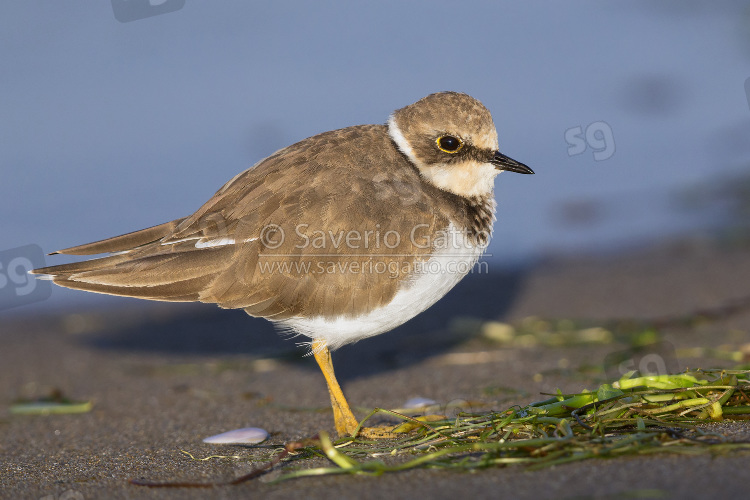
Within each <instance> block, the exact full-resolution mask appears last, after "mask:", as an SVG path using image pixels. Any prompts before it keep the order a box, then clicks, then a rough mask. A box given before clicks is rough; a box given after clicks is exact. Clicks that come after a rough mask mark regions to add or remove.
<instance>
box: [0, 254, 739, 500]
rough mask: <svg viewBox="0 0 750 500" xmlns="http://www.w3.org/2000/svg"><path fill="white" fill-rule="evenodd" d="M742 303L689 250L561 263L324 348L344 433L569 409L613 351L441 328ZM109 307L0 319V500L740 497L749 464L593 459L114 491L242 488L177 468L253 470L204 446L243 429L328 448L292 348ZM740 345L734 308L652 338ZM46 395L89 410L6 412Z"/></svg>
mask: <svg viewBox="0 0 750 500" xmlns="http://www.w3.org/2000/svg"><path fill="white" fill-rule="evenodd" d="M748 296H750V252H749V251H748V248H747V247H746V246H733V247H727V246H721V245H717V244H713V243H695V242H693V243H688V244H679V245H677V244H675V245H665V246H661V247H658V248H651V249H649V250H644V251H640V252H633V253H630V254H628V255H625V256H609V257H606V256H605V257H596V258H591V257H587V258H580V259H573V258H568V259H558V260H555V261H549V262H546V263H542V264H539V265H536V266H534V267H532V268H530V269H527V270H524V271H518V272H507V271H502V270H501V269H499V268H497V267H496V266H494V267H492V266H491V267H490V273H489V275H485V276H478V275H474V276H470V277H469V278H467V279H466V280H464V282H463V283H461V284H460V285H459V286H458V287H457V288H456V289H455V290H454V291H452V292H451V293H450V294H449V295H448V296H447V297H446V298H444V299H443V300H442V301H441V302H439V304H438V305H437V306H434V307H433V308H432V309H431V310H429V311H427V312H426V313H424V314H422V315H421V316H419V317H418V318H416V319H414V320H412V321H411V322H410V323H407V324H406V325H404V326H402V327H401V328H399V329H397V330H395V331H393V332H391V333H388V334H385V335H381V336H379V337H376V338H373V339H370V340H366V341H362V342H360V343H358V344H355V345H351V346H347V347H345V348H343V349H341V350H339V351H337V352H336V353H335V354H334V362H335V364H336V368H337V373H338V375H339V379H340V381H341V382H342V385H343V386H344V390H345V391H346V393H347V396H348V398H349V401H350V402H351V403H352V404H353V405H354V406H355V413H357V414H358V415H359V416H364V415H365V414H366V413H367V411H368V409H371V408H374V407H376V406H380V407H399V406H401V405H403V403H404V402H405V401H406V400H407V399H409V398H411V397H415V396H422V397H428V398H432V399H434V400H437V401H439V402H442V403H446V402H449V401H452V400H468V401H487V402H490V403H492V402H493V401H494V404H493V406H494V407H496V408H506V407H508V406H510V405H512V404H515V403H519V404H524V403H528V402H530V401H533V400H538V399H543V397H542V396H540V395H539V393H540V392H545V391H551V390H554V389H555V388H558V387H559V388H561V389H562V390H563V391H571V392H574V391H579V390H581V389H582V388H585V387H588V388H594V387H596V386H597V385H598V384H599V383H600V381H601V377H600V376H599V378H596V377H595V376H594V375H586V372H585V371H581V370H579V369H578V368H580V367H583V366H586V365H601V364H602V363H603V362H604V359H605V357H606V356H607V354H609V353H612V352H614V351H619V350H622V349H624V348H625V346H624V345H623V344H620V343H612V344H608V345H598V346H575V347H573V346H568V347H558V348H551V347H539V346H536V347H526V348H502V347H499V346H498V345H497V344H492V343H491V342H488V341H487V340H482V339H480V338H471V337H470V336H466V335H464V336H462V335H459V334H457V333H456V329H455V328H454V329H451V328H448V327H447V325H448V324H450V322H451V320H452V319H453V318H455V317H456V316H470V317H476V318H487V319H491V318H496V319H501V320H502V321H513V320H519V319H521V318H523V317H526V316H529V315H536V316H541V317H546V318H574V319H575V318H584V319H589V320H594V321H606V320H609V319H612V318H639V319H643V318H657V317H661V316H670V315H688V314H691V313H692V312H694V311H695V310H698V309H710V308H720V307H722V306H723V305H725V304H727V303H730V302H731V301H733V300H736V299H742V298H746V297H748ZM123 304H124V307H123V308H122V309H119V310H116V311H107V312H101V311H100V312H93V313H91V312H88V313H87V312H77V313H74V312H71V313H70V314H68V315H65V316H49V317H29V318H22V317H21V318H18V317H17V316H16V317H15V319H13V320H7V319H6V320H2V324H0V328H1V330H0V497H2V498H32V499H38V498H42V497H45V498H49V499H53V498H54V499H59V498H67V499H73V498H75V499H80V498H85V499H93V498H207V497H211V498H213V497H215V498H246V497H263V498H292V497H298V498H308V497H309V498H341V497H358V498H363V499H364V498H416V497H425V498H463V497H467V498H472V497H473V498H533V499H540V498H703V499H705V498H727V497H730V496H733V497H734V498H745V497H747V496H748V490H750V488H748V486H747V484H748V476H747V474H748V470H750V453H732V454H729V455H722V456H712V455H710V454H704V455H699V456H688V455H652V456H648V457H625V458H619V459H613V460H590V461H585V462H580V463H575V464H570V465H564V466H557V467H554V468H550V469H545V470H541V471H535V472H530V471H526V470H524V468H522V467H509V468H497V469H490V470H484V471H481V472H478V473H474V474H468V473H458V472H449V471H438V470H418V471H410V472H404V473H398V474H390V475H384V476H381V477H348V476H347V477H344V476H335V477H333V476H332V477H322V478H308V479H301V480H293V481H288V482H285V483H281V484H278V485H270V484H268V479H271V478H273V477H276V475H277V474H278V472H277V471H275V472H272V473H270V474H268V475H266V476H264V477H262V478H259V479H256V480H253V481H250V482H247V483H244V484H242V485H239V486H228V487H226V486H225V487H216V488H212V489H208V490H205V489H149V488H144V487H138V486H133V485H131V484H129V483H128V479H130V478H148V479H154V480H172V481H174V480H186V481H198V480H201V481H203V480H205V481H208V480H226V479H230V478H233V477H237V476H240V475H242V474H244V473H246V472H247V471H248V470H249V469H250V465H249V464H248V462H246V461H232V460H214V461H209V462H199V461H193V460H190V459H189V458H188V457H186V456H185V455H183V454H182V453H180V450H186V451H190V452H191V453H193V454H195V455H196V456H199V457H202V456H207V455H211V454H224V455H249V454H250V453H251V452H250V451H249V450H247V449H244V448H242V447H232V446H224V447H217V446H212V445H207V444H203V443H202V442H201V439H202V438H203V437H206V436H209V435H212V434H217V433H219V432H223V431H227V430H230V429H235V428H239V427H248V426H257V427H263V428H265V429H267V430H268V431H270V432H271V433H272V437H271V440H270V442H271V443H277V444H282V443H284V442H287V441H291V440H297V439H302V438H304V437H307V436H311V435H314V434H315V433H316V432H317V431H319V430H329V431H332V426H333V421H332V415H331V412H330V407H329V406H328V394H327V391H326V387H325V384H324V381H323V378H322V376H321V375H320V373H319V372H318V369H317V367H316V366H315V364H314V362H313V360H312V359H311V358H309V357H307V358H303V357H301V354H302V353H303V352H304V351H303V350H301V349H299V348H296V347H295V343H294V341H292V340H284V339H281V338H279V337H278V336H277V334H276V333H275V332H274V331H273V329H272V327H270V325H269V323H267V322H265V321H263V320H255V319H251V318H248V317H247V316H245V315H244V313H240V312H236V311H221V310H218V309H216V308H215V307H212V306H200V305H198V306H196V305H158V304H157V305H155V304H150V303H143V304H144V305H143V306H141V303H140V302H132V301H124V302H123ZM748 332H750V310H748V309H747V308H745V309H742V310H740V311H736V312H734V313H732V314H728V315H726V317H723V318H720V319H717V320H712V321H706V322H704V323H701V324H699V325H698V326H692V327H672V328H669V329H667V330H666V331H665V332H664V333H665V338H666V340H667V341H669V342H670V343H672V344H673V345H674V346H675V347H676V348H677V349H681V348H686V347H696V346H704V347H707V346H712V347H717V346H724V347H725V348H728V349H734V350H736V349H739V348H741V347H742V346H743V345H744V346H747V344H748V343H749V342H750V334H749V333H748ZM479 351H485V352H488V353H489V354H488V355H485V356H480V357H476V358H468V359H469V360H470V361H469V362H468V364H467V362H465V361H462V360H465V359H467V358H466V356H464V357H461V356H458V357H457V356H455V354H456V353H472V352H479ZM472 359H473V360H472ZM561 359H564V360H565V361H563V362H561V361H560V360H561ZM678 362H679V364H680V367H681V368H684V367H686V366H690V367H704V368H709V367H728V366H732V362H729V361H725V360H721V359H712V358H705V357H704V358H684V359H679V360H678ZM561 367H562V368H561ZM538 374H541V376H540V375H538ZM535 375H537V376H536V377H534V376H535ZM497 387H506V388H513V389H516V390H518V391H519V392H517V393H515V394H513V393H509V394H510V395H509V396H508V395H507V394H506V395H505V396H504V399H503V400H502V401H498V400H497V398H498V397H497V395H495V396H492V395H488V394H493V391H492V390H491V388H497ZM52 389H59V390H60V391H62V392H63V393H64V394H65V395H67V396H69V397H71V398H73V399H76V400H83V401H85V400H93V401H94V409H93V411H91V412H89V413H85V414H79V415H53V416H18V415H10V414H9V408H10V406H11V404H12V403H13V402H14V401H15V400H17V399H19V398H29V397H39V396H44V395H46V394H48V393H49V392H50V391H51V390H52ZM495 394H496V393H495ZM493 398H494V399H493ZM315 409H318V410H317V411H316V410H315ZM716 429H717V430H718V431H720V432H722V433H724V434H726V435H728V436H731V437H732V439H735V440H748V439H750V422H747V421H745V422H739V423H737V422H727V423H722V424H719V425H717V426H716ZM325 463H326V462H325V461H322V460H321V461H319V462H316V463H314V465H316V466H320V465H325ZM311 465H313V464H311Z"/></svg>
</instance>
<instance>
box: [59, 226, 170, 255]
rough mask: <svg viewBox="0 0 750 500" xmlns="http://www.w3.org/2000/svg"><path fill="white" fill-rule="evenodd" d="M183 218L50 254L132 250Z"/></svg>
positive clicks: (158, 235)
mask: <svg viewBox="0 0 750 500" xmlns="http://www.w3.org/2000/svg"><path fill="white" fill-rule="evenodd" d="M183 220H184V219H177V220H173V221H172V222H165V223H164V224H160V225H158V226H153V227H149V228H146V229H141V230H140V231H133V232H132V233H127V234H122V235H120V236H115V237H113V238H107V239H106V240H100V241H94V242H93V243H86V244H85V245H78V246H75V247H70V248H65V249H63V250H58V251H57V252H52V253H51V254H50V255H55V254H66V255H95V254H98V253H114V252H122V251H127V250H132V249H134V248H137V247H139V246H143V245H147V244H148V243H152V242H154V241H156V240H160V239H162V238H164V237H165V236H168V235H170V234H172V233H173V232H174V230H175V228H176V227H177V225H178V224H179V223H180V222H182V221H183Z"/></svg>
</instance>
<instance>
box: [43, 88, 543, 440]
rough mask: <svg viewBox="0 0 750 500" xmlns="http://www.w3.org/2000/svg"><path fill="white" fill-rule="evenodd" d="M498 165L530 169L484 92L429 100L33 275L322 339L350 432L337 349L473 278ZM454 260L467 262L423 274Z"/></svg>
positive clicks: (340, 423) (308, 146) (278, 157)
mask: <svg viewBox="0 0 750 500" xmlns="http://www.w3.org/2000/svg"><path fill="white" fill-rule="evenodd" d="M441 141H444V142H441ZM500 170H511V171H515V172H521V173H533V172H531V169H529V168H528V167H526V166H525V165H523V164H520V163H518V162H515V161H514V160H511V159H510V158H508V157H506V156H503V155H502V154H500V153H499V152H498V151H497V134H496V132H495V127H494V124H493V122H492V117H491V116H490V113H489V111H487V109H486V108H485V107H484V106H483V105H482V104H481V103H480V102H479V101H477V100H475V99H473V98H472V97H470V96H467V95H465V94H459V93H455V92H444V93H438V94H432V95H430V96H428V97H426V98H424V99H422V100H420V101H418V102H417V103H414V104H412V105H410V106H406V107H405V108H401V109H400V110H397V111H395V112H394V114H393V115H392V116H391V119H390V120H389V122H388V124H387V125H360V126H355V127H349V128H345V129H341V130H334V131H331V132H325V133H322V134H319V135H316V136H314V137H310V138H308V139H305V140H303V141H300V142H298V143H296V144H293V145H291V146H289V147H287V148H284V149H281V150H279V151H277V152H276V153H274V154H273V155H271V156H269V157H268V158H266V159H264V160H262V161H260V162H259V163H258V164H256V165H255V166H254V167H252V168H250V169H248V170H246V171H244V172H242V173H240V174H239V175H237V176H236V177H235V178H234V179H232V180H230V181H229V182H228V183H227V184H225V185H224V186H223V187H222V188H221V189H219V191H217V192H216V194H214V196H213V197H212V198H211V199H210V200H208V201H207V202H206V203H205V204H204V205H203V206H202V207H200V208H199V209H198V210H197V211H196V212H195V213H194V214H192V215H190V216H188V217H185V218H183V219H178V220H174V221H172V222H167V223H165V224H161V225H159V226H154V227H151V228H147V229H143V230H141V231H136V232H133V233H129V234H125V235H122V236H117V237H114V238H109V239H106V240H102V241H98V242H94V243H88V244H85V245H80V246H76V247H72V248H68V249H65V250H61V251H59V252H55V253H62V254H72V255H95V254H102V253H104V254H109V255H107V256H104V257H101V258H96V259H92V260H88V261H84V262H79V263H73V264H63V265H58V266H50V267H46V268H42V269H36V270H34V271H33V272H34V273H36V274H44V275H47V277H49V278H50V279H52V280H53V281H54V282H55V283H57V284H58V285H61V286H64V287H68V288H75V289H80V290H87V291H91V292H97V293H106V294H112V295H122V296H129V297H138V298H143V299H150V300H164V301H201V302H208V303H215V304H218V305H219V306H221V307H224V308H242V309H244V310H245V311H247V312H248V314H251V315H253V316H260V317H265V318H269V319H272V320H274V321H279V322H280V324H281V325H283V326H286V327H288V328H292V329H293V330H295V331H297V332H298V333H302V334H304V335H308V336H310V337H311V338H312V339H313V342H312V344H313V346H314V351H315V354H316V359H318V362H319V363H320V364H321V368H322V369H323V373H324V375H325V376H326V380H327V381H328V383H329V389H330V390H331V397H332V403H333V405H334V414H335V416H336V426H337V429H338V430H339V432H352V425H353V424H352V422H354V427H356V421H355V420H354V417H353V416H352V415H351V412H350V411H349V409H348V406H347V405H346V401H345V400H344V398H343V394H341V390H340V388H338V384H337V383H336V382H335V377H334V376H333V369H332V366H331V365H330V357H327V353H328V347H329V346H330V347H332V348H335V347H338V346H340V345H344V344H346V343H348V342H354V341H356V340H359V339H362V338H365V337H368V336H371V335H376V334H379V333H382V332H384V331H387V330H390V329H391V328H393V327H394V326H397V325H398V324H401V323H403V322H404V321H406V320H408V319H409V318H411V317H413V316H414V315H416V314H418V313H419V312H421V311H422V310H424V309H426V308H427V307H429V306H430V305H431V304H432V303H434V302H435V301H436V300H438V299H439V298H440V297H442V296H443V295H444V294H445V293H446V292H447V291H448V290H449V289H450V288H451V287H453V286H454V285H455V284H456V283H457V282H458V281H459V280H460V279H461V278H462V277H463V276H464V275H465V274H467V273H468V268H470V266H471V265H473V264H474V262H476V260H477V259H478V258H479V255H480V254H481V253H482V251H483V250H484V247H485V245H486V243H487V240H488V239H489V236H490V233H491V230H492V224H493V222H494V213H495V202H494V199H493V193H492V186H493V184H492V182H493V179H494V177H495V175H496V174H497V173H498V172H499V171H500ZM441 235H442V236H444V237H443V239H441ZM451 239H452V240H453V241H452V244H451V243H450V242H449V243H448V244H447V245H446V244H445V243H446V241H447V240H451ZM451 259H452V260H453V261H455V262H457V263H460V264H465V265H466V266H468V267H467V268H466V269H461V270H454V271H451V272H445V271H446V270H445V269H440V270H438V272H434V270H431V269H427V271H426V272H425V271H424V270H422V271H420V269H422V268H420V264H425V263H428V264H429V263H431V264H438V265H441V266H442V265H445V264H446V263H450V261H451ZM380 269H383V270H386V271H387V272H382V271H379V270H380ZM448 271H450V270H448Z"/></svg>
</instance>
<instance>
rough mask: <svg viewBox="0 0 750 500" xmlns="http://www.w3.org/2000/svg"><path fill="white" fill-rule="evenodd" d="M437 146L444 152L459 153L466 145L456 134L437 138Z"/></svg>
mask: <svg viewBox="0 0 750 500" xmlns="http://www.w3.org/2000/svg"><path fill="white" fill-rule="evenodd" d="M435 143H436V144H437V147H438V149H439V150H440V151H442V152H444V153H449V154H454V153H458V152H459V151H460V150H461V148H462V147H464V141H462V140H461V138H460V137H456V136H455V135H441V136H440V137H438V138H437V139H436V140H435Z"/></svg>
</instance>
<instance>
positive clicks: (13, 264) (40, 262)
mask: <svg viewBox="0 0 750 500" xmlns="http://www.w3.org/2000/svg"><path fill="white" fill-rule="evenodd" d="M36 267H44V252H42V249H41V247H40V246H39V245H25V246H22V247H18V248H11V249H10V250H4V251H2V252H0V309H10V308H11V307H15V306H20V305H24V304H31V303H32V302H40V301H42V300H45V299H48V298H49V296H50V295H51V294H52V285H51V284H50V282H49V281H40V280H37V279H34V277H33V276H31V275H29V271H31V270H32V269H34V268H36Z"/></svg>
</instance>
